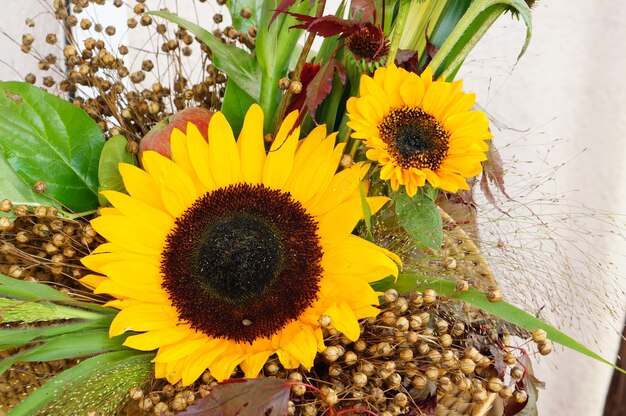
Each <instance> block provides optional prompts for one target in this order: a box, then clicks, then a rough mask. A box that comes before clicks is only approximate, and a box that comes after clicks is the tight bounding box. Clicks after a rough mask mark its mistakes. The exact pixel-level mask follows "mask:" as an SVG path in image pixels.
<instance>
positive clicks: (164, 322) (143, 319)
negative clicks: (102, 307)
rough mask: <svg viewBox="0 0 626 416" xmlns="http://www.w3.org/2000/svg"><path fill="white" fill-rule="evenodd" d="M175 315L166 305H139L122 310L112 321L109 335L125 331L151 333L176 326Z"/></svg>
mask: <svg viewBox="0 0 626 416" xmlns="http://www.w3.org/2000/svg"><path fill="white" fill-rule="evenodd" d="M176 322H177V319H176V315H175V313H174V314H173V313H172V309H171V308H170V307H169V306H167V305H160V304H149V303H139V304H135V305H131V306H129V307H127V308H125V309H122V310H121V311H120V312H119V313H118V314H117V315H116V316H115V318H114V319H113V322H112V323H111V327H110V328H109V335H110V336H112V337H114V336H116V335H120V334H122V333H124V332H126V331H151V330H155V329H163V328H168V327H172V326H174V325H176Z"/></svg>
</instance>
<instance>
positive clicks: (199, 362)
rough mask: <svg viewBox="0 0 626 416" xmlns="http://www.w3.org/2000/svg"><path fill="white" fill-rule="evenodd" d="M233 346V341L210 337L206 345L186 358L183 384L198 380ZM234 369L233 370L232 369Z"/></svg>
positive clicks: (186, 384)
mask: <svg viewBox="0 0 626 416" xmlns="http://www.w3.org/2000/svg"><path fill="white" fill-rule="evenodd" d="M230 348H232V343H231V342H228V341H225V340H223V339H210V340H209V341H208V342H207V343H206V344H205V345H204V346H202V347H201V348H198V350H197V351H195V352H194V353H193V354H189V355H188V356H187V358H185V364H184V366H183V369H182V380H183V386H188V385H190V384H192V383H193V382H194V381H196V380H197V379H198V378H199V377H200V376H201V375H202V373H204V371H205V370H206V369H207V368H209V366H210V365H211V364H212V363H213V362H214V361H215V360H216V359H220V356H221V355H222V354H223V353H224V352H227V351H228V349H230ZM231 371H232V370H231Z"/></svg>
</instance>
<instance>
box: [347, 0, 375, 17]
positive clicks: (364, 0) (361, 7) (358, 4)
mask: <svg viewBox="0 0 626 416" xmlns="http://www.w3.org/2000/svg"><path fill="white" fill-rule="evenodd" d="M350 12H351V13H350V15H351V16H352V17H356V14H357V13H358V12H362V14H361V16H360V17H359V21H360V22H365V21H368V20H370V18H371V17H372V16H374V14H375V13H376V5H375V4H374V2H373V1H372V0H352V3H351V4H350ZM374 20H376V19H374Z"/></svg>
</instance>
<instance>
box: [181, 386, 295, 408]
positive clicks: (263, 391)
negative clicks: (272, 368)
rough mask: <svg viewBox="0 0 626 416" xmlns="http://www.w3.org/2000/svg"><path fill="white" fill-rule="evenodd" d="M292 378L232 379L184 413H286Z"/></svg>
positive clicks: (217, 387)
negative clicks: (290, 379) (289, 379)
mask: <svg viewBox="0 0 626 416" xmlns="http://www.w3.org/2000/svg"><path fill="white" fill-rule="evenodd" d="M290 389H291V386H290V384H289V381H288V380H281V379H276V378H260V379H232V380H227V381H226V382H224V383H220V384H219V385H217V386H215V387H213V388H212V389H211V393H210V394H209V395H208V396H206V397H203V398H201V399H199V400H197V401H196V403H195V404H194V405H193V406H190V407H188V408H187V409H186V410H185V411H184V412H181V413H179V414H180V415H184V416H191V415H196V416H259V415H265V416H286V415H287V410H288V407H289V392H290Z"/></svg>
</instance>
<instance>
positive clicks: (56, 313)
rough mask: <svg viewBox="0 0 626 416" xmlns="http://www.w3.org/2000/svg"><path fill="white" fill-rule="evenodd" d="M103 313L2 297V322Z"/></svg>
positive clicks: (52, 319)
mask: <svg viewBox="0 0 626 416" xmlns="http://www.w3.org/2000/svg"><path fill="white" fill-rule="evenodd" d="M101 316H102V315H100V314H98V313H95V312H90V311H86V310H83V309H79V308H72V307H69V306H63V305H59V304H56V303H51V302H41V301H24V300H19V299H7V298H3V297H0V322H41V321H56V320H62V319H97V318H100V317H101Z"/></svg>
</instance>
